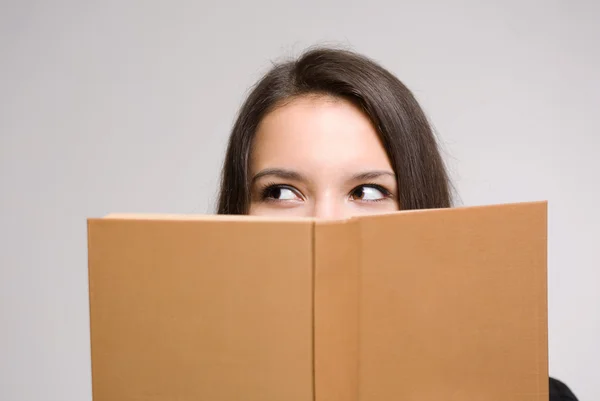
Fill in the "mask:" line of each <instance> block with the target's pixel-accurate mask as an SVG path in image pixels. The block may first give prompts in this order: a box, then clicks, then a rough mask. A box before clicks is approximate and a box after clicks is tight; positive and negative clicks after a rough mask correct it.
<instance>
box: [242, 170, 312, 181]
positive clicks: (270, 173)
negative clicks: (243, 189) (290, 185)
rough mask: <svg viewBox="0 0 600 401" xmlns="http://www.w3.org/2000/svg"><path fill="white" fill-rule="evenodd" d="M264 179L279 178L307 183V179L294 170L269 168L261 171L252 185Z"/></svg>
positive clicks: (254, 178)
mask: <svg viewBox="0 0 600 401" xmlns="http://www.w3.org/2000/svg"><path fill="white" fill-rule="evenodd" d="M262 177H277V178H281V179H284V180H293V181H303V182H306V181H307V180H306V178H305V177H304V176H303V175H302V174H300V173H298V172H296V171H293V170H286V169H282V168H267V169H264V170H261V171H259V172H258V173H256V174H255V175H254V177H252V184H254V183H255V182H256V181H257V180H259V179H260V178H262Z"/></svg>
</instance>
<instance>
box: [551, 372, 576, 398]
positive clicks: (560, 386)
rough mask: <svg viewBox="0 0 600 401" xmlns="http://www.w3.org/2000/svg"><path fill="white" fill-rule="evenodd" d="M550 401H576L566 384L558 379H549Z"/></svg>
mask: <svg viewBox="0 0 600 401" xmlns="http://www.w3.org/2000/svg"><path fill="white" fill-rule="evenodd" d="M550 401H578V400H577V397H575V394H573V392H572V391H571V389H570V388H569V387H567V385H566V384H564V383H563V382H561V381H560V380H558V379H554V378H552V377H551V378H550Z"/></svg>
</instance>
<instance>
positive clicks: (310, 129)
mask: <svg viewBox="0 0 600 401" xmlns="http://www.w3.org/2000/svg"><path fill="white" fill-rule="evenodd" d="M250 177H251V180H252V181H251V191H252V193H251V196H252V200H251V204H250V214H251V215H260V216H297V217H318V218H325V219H339V218H346V217H350V216H355V215H364V214H376V213H384V212H391V211H395V210H398V202H397V191H398V188H397V184H396V177H395V174H394V171H393V169H392V166H391V164H390V162H389V160H388V158H387V155H386V152H385V150H384V148H383V146H382V144H381V143H380V141H379V138H378V136H377V133H376V132H375V130H374V128H373V126H372V125H371V122H370V121H369V119H368V118H367V117H366V116H365V115H364V114H363V113H362V112H361V111H360V110H359V109H358V108H356V107H355V106H354V105H352V104H351V103H349V102H347V101H343V100H338V99H332V98H330V97H323V96H321V97H316V96H311V97H301V98H298V99H295V100H293V101H292V102H290V103H287V104H286V105H284V106H282V107H280V108H277V109H275V110H274V111H273V112H271V113H269V114H267V115H266V116H265V118H264V119H263V120H262V121H261V123H260V125H259V127H258V130H257V133H256V137H255V139H254V143H253V147H252V153H251V157H250Z"/></svg>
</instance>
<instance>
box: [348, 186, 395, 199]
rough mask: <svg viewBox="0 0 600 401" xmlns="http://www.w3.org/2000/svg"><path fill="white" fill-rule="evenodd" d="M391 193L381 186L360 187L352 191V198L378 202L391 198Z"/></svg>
mask: <svg viewBox="0 0 600 401" xmlns="http://www.w3.org/2000/svg"><path fill="white" fill-rule="evenodd" d="M390 195H391V194H390V191H388V190H386V189H385V188H383V187H381V186H379V185H360V186H358V187H356V188H354V189H353V190H352V192H351V193H350V198H351V199H352V200H359V201H364V202H377V201H381V200H384V199H387V198H389V197H390Z"/></svg>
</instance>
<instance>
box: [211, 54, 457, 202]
mask: <svg viewBox="0 0 600 401" xmlns="http://www.w3.org/2000/svg"><path fill="white" fill-rule="evenodd" d="M305 95H326V96H331V97H334V98H339V99H345V100H347V101H349V102H351V103H353V104H354V105H356V106H357V107H359V108H360V109H361V110H362V111H363V112H364V113H365V115H366V116H367V117H368V118H369V119H370V120H371V122H372V124H373V126H374V127H375V130H376V131H377V134H378V135H379V138H380V140H381V142H382V144H383V146H384V148H385V150H386V152H387V155H388V157H389V159H390V163H391V165H392V168H393V169H394V172H395V174H396V180H397V183H398V203H399V205H400V209H402V210H407V209H430V208H445V207H450V206H451V195H450V183H449V179H448V174H447V172H446V169H445V166H444V162H443V160H442V157H441V155H440V152H439V149H438V145H437V142H436V138H435V136H434V134H433V131H432V129H431V127H430V125H429V122H428V121H427V118H426V116H425V114H424V113H423V110H422V109H421V107H420V106H419V104H418V102H417V100H416V99H415V97H414V96H413V94H412V92H411V91H410V90H409V89H408V88H407V87H406V86H405V85H404V84H403V83H402V82H400V81H399V80H398V79H397V78H396V77H395V76H394V75H393V74H391V73H390V72H389V71H387V70H386V69H384V68H383V67H382V66H380V65H379V64H378V63H376V62H374V61H373V60H371V59H369V58H367V57H365V56H363V55H360V54H356V53H354V52H351V51H348V50H338V49H327V48H318V49H312V50H309V51H307V52H305V53H304V54H302V55H301V56H300V57H299V58H297V59H295V60H293V61H288V62H285V63H280V64H277V65H275V66H274V67H273V68H271V70H270V71H268V72H267V73H266V75H264V76H263V77H262V79H260V80H259V81H258V83H257V84H256V85H255V86H254V88H253V89H252V91H251V92H250V94H249V96H248V98H247V99H246V101H245V102H244V103H243V105H242V107H241V109H240V111H239V114H238V116H237V119H236V121H235V124H234V126H233V129H232V132H231V136H230V138H229V143H228V147H227V152H226V155H225V162H224V165H223V171H222V177H221V188H220V194H219V200H218V213H219V214H247V213H248V210H249V204H250V179H251V177H249V176H248V170H249V159H250V152H251V148H252V141H253V138H254V136H255V133H256V130H257V127H258V125H259V123H260V122H261V120H262V119H263V117H264V116H265V115H266V114H267V113H269V112H270V111H272V110H273V109H274V108H276V107H280V106H281V105H282V104H284V103H285V102H288V101H291V100H293V99H294V98H297V97H300V96H305Z"/></svg>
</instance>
